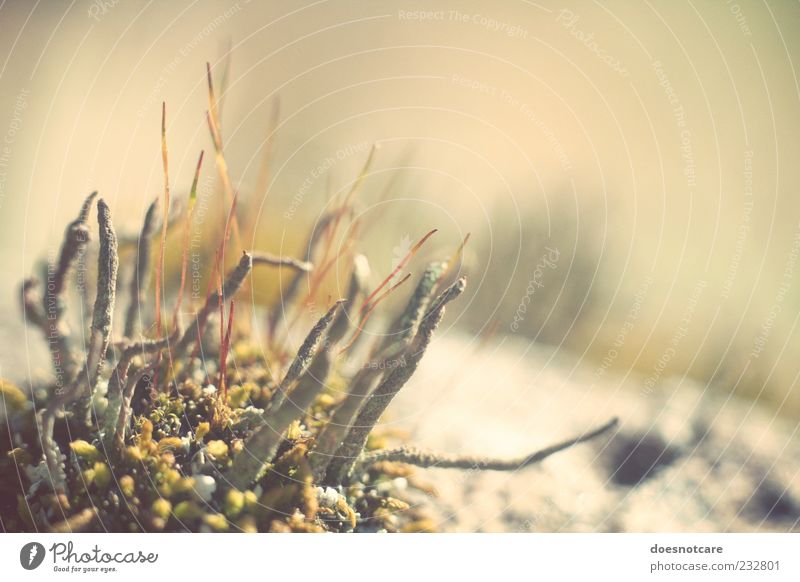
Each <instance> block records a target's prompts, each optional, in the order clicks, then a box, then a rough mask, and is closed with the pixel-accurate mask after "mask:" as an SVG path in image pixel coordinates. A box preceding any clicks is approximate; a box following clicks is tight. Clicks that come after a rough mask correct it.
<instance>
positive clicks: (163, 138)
mask: <svg viewBox="0 0 800 582" xmlns="http://www.w3.org/2000/svg"><path fill="white" fill-rule="evenodd" d="M161 161H162V164H163V167H164V220H163V222H162V224H161V244H160V247H159V250H158V264H157V265H156V336H157V337H159V338H160V337H161V331H162V329H161V285H162V277H163V273H164V250H165V248H166V245H167V225H168V223H169V166H168V162H167V102H166V101H163V102H162V103H161Z"/></svg>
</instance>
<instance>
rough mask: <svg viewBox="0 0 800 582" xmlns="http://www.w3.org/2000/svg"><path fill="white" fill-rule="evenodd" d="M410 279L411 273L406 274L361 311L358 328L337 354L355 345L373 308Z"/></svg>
mask: <svg viewBox="0 0 800 582" xmlns="http://www.w3.org/2000/svg"><path fill="white" fill-rule="evenodd" d="M410 277H411V273H408V274H406V276H405V277H403V278H402V279H401V280H400V281H398V282H397V283H395V284H394V285H392V286H391V287H389V288H388V289H387V290H386V291H384V292H383V293H382V294H381V295H380V296H379V297H378V298H377V299H376V300H375V301H373V302H372V304H371V305H370V306H369V308H368V309H367V310H366V311H364V310H363V309H362V315H361V320H360V321H359V322H358V326H357V327H356V330H355V331H354V332H353V336H352V337H351V338H350V341H348V342H347V345H345V346H344V347H343V348H342V349H341V350H340V351H339V353H340V354H341V353H344V352H346V351H347V350H348V349H350V347H351V346H352V345H353V344H354V343H355V341H356V340H357V339H358V336H360V335H361V332H362V331H363V330H364V326H365V325H366V324H367V321H368V320H369V318H370V316H371V315H372V312H373V311H375V308H376V307H378V305H379V304H380V303H381V302H382V301H383V300H384V299H386V298H387V297H388V296H389V295H391V294H392V291H394V290H395V289H397V288H398V287H399V286H400V285H402V284H403V283H405V282H406V281H408V279H409V278H410Z"/></svg>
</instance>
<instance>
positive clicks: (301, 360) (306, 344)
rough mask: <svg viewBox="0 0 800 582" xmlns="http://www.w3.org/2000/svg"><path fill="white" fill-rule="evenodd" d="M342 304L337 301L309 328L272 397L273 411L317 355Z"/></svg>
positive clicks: (342, 301) (341, 300) (341, 301)
mask: <svg viewBox="0 0 800 582" xmlns="http://www.w3.org/2000/svg"><path fill="white" fill-rule="evenodd" d="M344 302H345V300H344V299H340V300H339V301H337V302H336V303H335V304H334V305H333V307H331V308H330V309H329V310H328V311H327V313H325V315H323V316H322V317H321V318H320V319H319V321H317V323H316V324H315V325H314V327H312V328H311V331H310V332H309V333H308V335H307V336H306V339H305V340H304V341H303V344H302V345H301V346H300V349H299V350H298V351H297V355H296V356H295V357H294V360H292V363H291V365H290V366H289V369H288V370H287V371H286V375H285V376H284V377H283V380H281V383H280V385H279V386H278V390H277V392H276V393H275V395H274V396H273V397H272V403H271V406H272V408H273V410H275V409H277V408H278V407H279V406H280V405H281V404H283V402H284V400H285V399H286V395H287V393H288V391H289V388H291V387H292V385H294V382H295V380H297V379H298V378H299V377H300V375H301V374H302V373H303V372H304V371H305V370H306V368H308V366H309V364H310V363H311V360H312V359H313V357H314V354H316V353H317V347H318V346H319V342H320V339H321V338H322V334H323V333H325V330H326V329H328V326H329V325H330V324H331V321H333V318H334V316H335V315H336V311H337V310H338V309H339V306H340V305H341V304H342V303H344Z"/></svg>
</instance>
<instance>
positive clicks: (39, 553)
mask: <svg viewBox="0 0 800 582" xmlns="http://www.w3.org/2000/svg"><path fill="white" fill-rule="evenodd" d="M44 554H45V551H44V546H43V545H42V544H40V543H39V542H30V543H27V544H25V545H24V546H22V549H21V550H20V551H19V563H20V564H22V567H23V568H25V569H26V570H35V569H36V568H38V567H39V566H41V565H42V562H43V561H44Z"/></svg>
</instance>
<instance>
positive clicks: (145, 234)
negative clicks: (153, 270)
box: [125, 199, 158, 337]
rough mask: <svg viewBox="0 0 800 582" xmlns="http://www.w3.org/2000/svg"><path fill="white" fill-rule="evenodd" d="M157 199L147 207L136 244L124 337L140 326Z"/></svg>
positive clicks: (145, 300) (145, 293) (131, 335)
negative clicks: (134, 264)
mask: <svg viewBox="0 0 800 582" xmlns="http://www.w3.org/2000/svg"><path fill="white" fill-rule="evenodd" d="M157 209H158V199H156V200H154V201H153V202H152V203H151V204H150V206H148V208H147V212H146V213H145V215H144V222H143V223H142V230H141V232H140V233H139V240H138V243H137V245H136V266H135V271H134V272H133V274H132V276H131V282H130V286H129V290H128V297H129V298H130V304H129V305H128V310H127V313H126V315H125V337H133V336H135V335H136V334H137V333H138V332H139V330H140V329H141V326H142V315H141V313H142V307H143V306H144V305H145V304H146V303H147V288H148V287H149V286H150V255H151V252H150V250H151V248H152V237H153V235H154V234H155V230H156V210H157Z"/></svg>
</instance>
